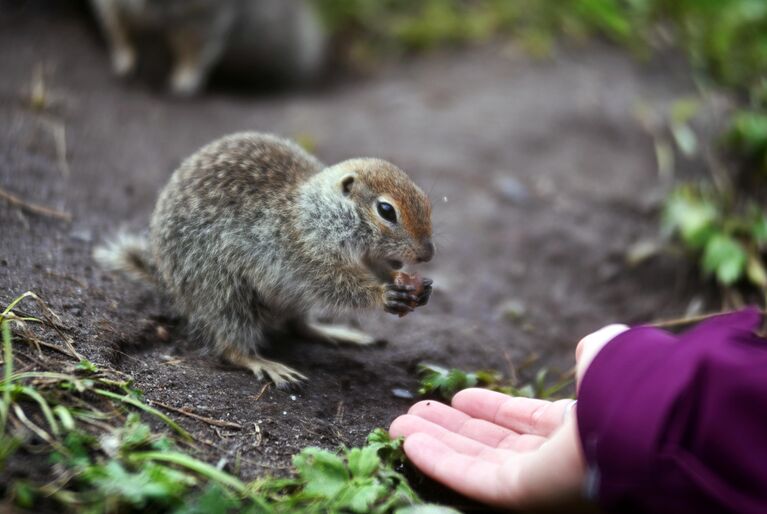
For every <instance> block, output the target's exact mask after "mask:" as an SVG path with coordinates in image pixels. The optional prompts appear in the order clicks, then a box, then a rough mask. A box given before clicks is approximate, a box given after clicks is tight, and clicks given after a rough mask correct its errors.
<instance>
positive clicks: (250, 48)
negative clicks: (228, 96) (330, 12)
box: [91, 0, 325, 95]
mask: <svg viewBox="0 0 767 514" xmlns="http://www.w3.org/2000/svg"><path fill="white" fill-rule="evenodd" d="M91 4H92V5H93V9H94V12H95V14H96V17H97V19H98V21H99V23H100V25H101V27H102V29H103V32H104V35H105V37H106V39H107V41H108V43H109V46H110V52H111V54H112V67H113V69H114V71H115V73H117V74H118V75H120V76H125V75H129V74H131V73H133V72H134V71H135V69H136V66H137V61H138V59H139V58H140V57H142V58H151V57H152V56H150V55H143V56H139V55H137V52H138V50H137V45H136V44H135V43H136V41H138V40H139V38H142V37H145V36H147V35H155V36H156V35H159V36H160V38H158V39H159V40H160V41H164V42H165V44H167V47H168V49H169V50H170V53H171V56H172V60H173V65H172V70H171V74H170V80H169V82H170V83H169V86H170V88H171V90H172V91H173V92H174V93H176V94H179V95H190V94H194V93H196V92H198V91H199V90H200V89H201V88H202V87H203V86H204V85H205V82H206V80H207V76H208V74H209V72H210V71H211V69H212V68H213V67H214V66H221V67H223V68H224V69H225V70H226V71H229V72H232V73H234V74H236V75H237V76H238V77H240V78H244V79H248V81H249V82H254V80H256V79H260V80H261V81H263V80H264V79H269V78H271V79H276V80H283V81H292V82H296V81H304V80H308V79H311V78H314V77H315V76H316V75H317V74H318V72H319V71H320V68H321V66H322V63H323V61H324V55H325V51H324V50H325V36H324V32H323V30H322V27H321V25H320V22H319V20H318V18H317V15H316V13H315V12H314V10H313V9H312V8H311V6H310V5H309V4H308V3H307V2H306V1H305V0H91Z"/></svg>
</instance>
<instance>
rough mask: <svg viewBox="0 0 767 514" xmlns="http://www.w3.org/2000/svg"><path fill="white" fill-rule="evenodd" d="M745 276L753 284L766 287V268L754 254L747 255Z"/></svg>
mask: <svg viewBox="0 0 767 514" xmlns="http://www.w3.org/2000/svg"><path fill="white" fill-rule="evenodd" d="M746 276H748V280H749V281H750V282H751V283H752V284H754V285H755V286H758V287H761V288H767V270H765V269H764V263H763V262H762V260H761V259H760V258H759V257H757V256H755V255H750V256H749V257H748V266H747V267H746Z"/></svg>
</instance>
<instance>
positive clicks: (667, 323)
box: [645, 309, 767, 328]
mask: <svg viewBox="0 0 767 514" xmlns="http://www.w3.org/2000/svg"><path fill="white" fill-rule="evenodd" d="M735 312H738V311H722V312H711V313H708V314H699V315H697V316H687V317H684V318H676V319H668V320H661V321H652V322H650V323H646V324H645V325H647V326H651V327H656V328H670V327H677V326H683V325H690V324H692V323H698V322H700V321H705V320H707V319H710V318H715V317H717V316H722V315H724V314H734V313H735ZM759 313H760V314H762V315H763V316H764V315H767V310H761V309H760V310H759Z"/></svg>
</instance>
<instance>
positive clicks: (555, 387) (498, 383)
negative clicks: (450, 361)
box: [418, 363, 573, 400]
mask: <svg viewBox="0 0 767 514" xmlns="http://www.w3.org/2000/svg"><path fill="white" fill-rule="evenodd" d="M418 374H419V375H420V387H419V389H418V394H420V395H436V396H439V397H441V398H443V399H445V400H450V399H451V398H452V397H453V395H455V393H457V392H458V391H460V390H461V389H466V388H468V387H475V386H481V387H484V388H486V389H491V390H493V391H498V392H501V393H504V394H508V395H511V396H524V397H526V398H541V399H545V400H548V399H552V398H556V397H557V395H558V394H559V393H561V392H562V391H563V390H564V389H566V388H567V387H568V386H570V385H572V383H573V380H572V377H570V376H566V375H563V376H560V377H559V378H558V379H557V380H556V381H555V382H554V383H550V380H549V375H550V371H549V369H548V368H541V369H539V370H538V372H537V373H536V375H535V378H534V379H533V380H532V381H530V382H528V383H525V384H518V383H516V381H510V380H504V378H503V376H502V375H501V374H500V373H499V372H497V371H492V370H482V371H463V370H460V369H456V368H453V369H446V368H443V367H441V366H435V365H434V364H425V363H422V364H419V365H418Z"/></svg>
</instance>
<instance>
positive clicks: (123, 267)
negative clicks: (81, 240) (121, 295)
mask: <svg viewBox="0 0 767 514" xmlns="http://www.w3.org/2000/svg"><path fill="white" fill-rule="evenodd" d="M93 258H94V259H95V260H96V262H98V263H99V265H101V267H102V268H104V269H106V270H108V271H120V272H123V273H126V274H127V275H129V276H130V277H132V278H136V279H140V280H144V281H148V282H152V283H155V284H156V283H158V282H159V273H158V271H157V266H156V265H155V263H154V260H153V259H152V253H151V252H150V251H149V242H148V241H147V239H146V237H142V236H137V235H134V234H125V233H122V234H118V235H117V236H116V237H114V238H113V239H111V240H109V241H107V242H105V243H104V244H103V245H100V246H97V247H96V248H95V249H94V250H93Z"/></svg>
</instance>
